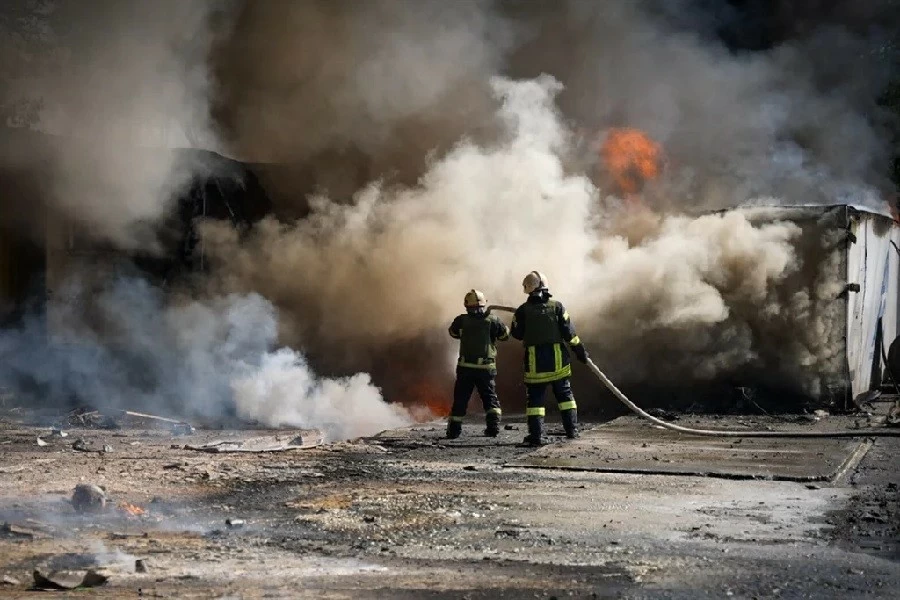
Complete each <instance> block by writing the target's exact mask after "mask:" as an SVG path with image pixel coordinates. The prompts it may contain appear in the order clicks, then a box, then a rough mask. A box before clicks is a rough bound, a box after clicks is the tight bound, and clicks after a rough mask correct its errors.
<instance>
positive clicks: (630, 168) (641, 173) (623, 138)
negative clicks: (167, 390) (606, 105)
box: [600, 127, 662, 195]
mask: <svg viewBox="0 0 900 600" xmlns="http://www.w3.org/2000/svg"><path fill="white" fill-rule="evenodd" d="M600 156H601V157H602V159H603V163H604V164H605V165H606V168H607V170H609V172H610V173H611V174H612V176H613V179H614V180H615V182H616V185H617V186H618V187H619V189H620V191H621V192H623V193H625V194H628V195H633V194H637V193H638V192H640V191H641V188H642V187H643V186H644V183H646V182H647V181H650V180H653V179H656V178H657V177H658V176H659V172H660V170H661V163H662V150H661V148H660V145H659V144H658V143H656V142H654V141H653V140H652V139H650V137H649V136H647V134H646V133H644V132H643V131H640V130H639V129H632V128H628V127H623V128H614V129H610V130H609V132H608V133H607V136H606V140H605V141H604V142H603V146H602V147H601V148H600Z"/></svg>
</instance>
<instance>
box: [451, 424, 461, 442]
mask: <svg viewBox="0 0 900 600" xmlns="http://www.w3.org/2000/svg"><path fill="white" fill-rule="evenodd" d="M461 433H462V423H460V422H459V421H450V422H449V423H447V439H448V440H455V439H456V438H458V437H459V436H460V434H461Z"/></svg>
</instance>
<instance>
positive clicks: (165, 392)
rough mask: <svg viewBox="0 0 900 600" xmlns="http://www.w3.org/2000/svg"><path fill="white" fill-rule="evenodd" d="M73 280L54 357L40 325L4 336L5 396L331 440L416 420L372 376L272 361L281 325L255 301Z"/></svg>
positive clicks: (282, 355) (283, 356) (288, 357)
mask: <svg viewBox="0 0 900 600" xmlns="http://www.w3.org/2000/svg"><path fill="white" fill-rule="evenodd" d="M71 281H72V284H71V286H69V287H67V288H66V289H64V290H62V292H63V293H62V296H63V297H62V298H59V299H57V301H56V308H57V310H58V311H60V312H61V313H62V314H60V315H58V317H60V321H61V323H60V324H58V325H57V327H55V328H53V329H52V330H51V331H50V332H49V333H50V335H51V336H52V337H53V338H54V340H53V341H54V342H55V343H54V344H53V345H52V346H51V347H49V348H48V347H47V346H46V345H45V344H43V343H42V340H43V339H44V337H43V335H42V334H43V333H44V329H43V321H42V320H41V319H39V318H31V319H29V320H28V321H27V322H26V323H25V325H24V326H23V327H21V328H18V329H15V330H12V331H7V332H5V333H3V334H2V335H0V356H2V361H3V369H0V385H7V386H11V387H13V388H14V389H18V390H24V389H30V392H31V395H34V396H35V397H38V398H41V399H42V400H44V401H46V400H51V401H52V400H56V401H60V400H63V401H65V400H70V399H71V400H75V401H77V402H87V403H90V404H91V405H93V406H96V407H98V408H100V409H101V410H106V409H109V408H112V409H116V408H118V409H135V408H141V407H153V409H154V410H156V411H162V412H163V413H164V414H167V415H182V416H185V417H192V418H197V419H199V420H200V422H204V423H205V422H213V423H215V422H221V421H222V420H223V419H224V420H226V421H227V420H229V419H231V420H233V419H234V418H235V417H238V418H240V419H242V420H244V421H249V422H253V421H257V422H259V423H261V424H263V425H266V426H295V427H318V428H321V429H323V430H324V431H325V432H326V433H327V434H328V435H329V436H330V437H331V438H333V439H341V438H346V437H355V436H359V435H363V434H367V433H371V432H373V431H379V430H382V429H386V428H390V427H396V426H399V425H402V424H405V423H407V422H408V421H409V419H410V415H409V414H408V413H407V412H406V411H405V410H403V409H401V408H399V407H397V406H392V405H388V404H386V403H385V402H383V401H382V398H381V394H380V392H379V390H378V388H376V387H374V386H373V385H372V383H371V381H370V379H369V376H368V375H364V374H357V375H354V376H352V377H347V378H338V379H320V378H318V377H316V376H315V374H313V372H312V371H311V370H310V368H309V367H308V365H307V363H306V360H305V359H304V357H303V356H302V355H301V354H299V353H297V352H295V351H293V350H291V349H289V348H280V349H277V350H274V351H272V349H273V348H275V347H276V337H277V331H278V323H277V315H276V312H275V309H274V308H273V307H272V305H271V303H269V302H268V301H267V300H265V299H264V298H262V297H261V296H259V295H258V294H247V295H228V296H219V297H210V298H204V299H191V298H186V297H182V298H179V297H175V298H171V297H170V298H167V297H166V296H165V295H164V294H163V293H162V292H161V291H160V290H158V289H155V288H153V287H152V286H150V285H149V284H148V283H147V282H146V281H145V280H143V279H133V278H130V277H122V278H117V279H114V280H112V281H109V282H107V284H106V287H105V288H104V289H102V290H100V291H99V292H98V290H96V289H87V288H85V287H83V286H82V285H81V282H82V281H84V279H83V278H79V277H75V278H73V279H71ZM86 296H88V297H86Z"/></svg>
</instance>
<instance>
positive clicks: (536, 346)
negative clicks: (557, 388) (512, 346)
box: [512, 292, 581, 384]
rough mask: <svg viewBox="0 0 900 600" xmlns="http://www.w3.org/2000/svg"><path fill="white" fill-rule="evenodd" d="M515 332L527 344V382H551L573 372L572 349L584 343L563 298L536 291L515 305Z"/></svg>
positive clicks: (516, 336)
mask: <svg viewBox="0 0 900 600" xmlns="http://www.w3.org/2000/svg"><path fill="white" fill-rule="evenodd" d="M512 336H513V337H514V338H516V339H517V340H522V343H523V344H524V346H525V383H527V384H535V383H549V382H551V381H557V380H560V379H565V378H566V377H570V376H571V375H572V365H571V362H570V360H569V351H568V349H567V348H566V346H565V344H566V343H568V344H569V345H570V346H571V347H572V348H573V349H575V347H576V346H580V345H581V339H580V338H579V337H578V336H577V335H576V334H575V327H574V326H573V325H572V321H571V320H570V319H569V313H568V312H567V311H566V308H565V307H564V306H563V305H562V302H559V301H557V300H552V299H551V297H550V294H548V293H547V292H544V293H543V294H535V295H531V296H529V297H528V300H527V301H526V302H525V304H523V305H521V306H520V307H519V308H518V309H516V314H515V316H514V317H513V322H512Z"/></svg>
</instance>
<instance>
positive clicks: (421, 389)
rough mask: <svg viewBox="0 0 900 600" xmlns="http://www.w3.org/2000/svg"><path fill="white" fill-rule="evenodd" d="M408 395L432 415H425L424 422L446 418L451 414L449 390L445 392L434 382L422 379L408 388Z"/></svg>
mask: <svg viewBox="0 0 900 600" xmlns="http://www.w3.org/2000/svg"><path fill="white" fill-rule="evenodd" d="M407 394H409V396H410V397H411V398H413V400H414V401H415V403H416V404H417V405H420V406H424V407H425V408H427V409H428V410H429V411H430V413H431V414H430V415H423V420H431V419H433V418H434V417H435V416H437V417H446V416H447V415H449V414H450V398H449V395H448V394H449V390H444V389H442V388H441V387H439V386H437V385H436V384H435V383H434V382H433V381H430V380H428V379H420V380H418V381H416V382H414V383H412V384H410V386H409V387H408V388H407Z"/></svg>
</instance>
